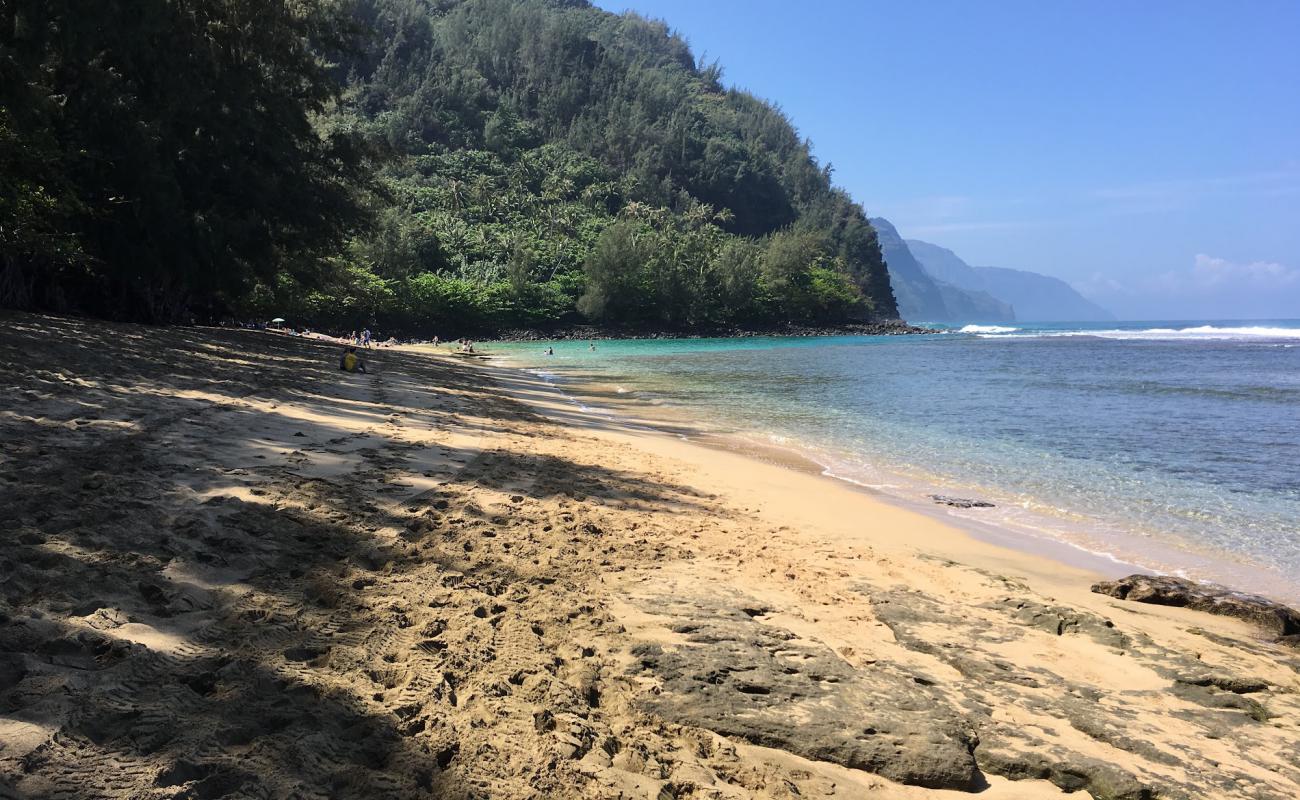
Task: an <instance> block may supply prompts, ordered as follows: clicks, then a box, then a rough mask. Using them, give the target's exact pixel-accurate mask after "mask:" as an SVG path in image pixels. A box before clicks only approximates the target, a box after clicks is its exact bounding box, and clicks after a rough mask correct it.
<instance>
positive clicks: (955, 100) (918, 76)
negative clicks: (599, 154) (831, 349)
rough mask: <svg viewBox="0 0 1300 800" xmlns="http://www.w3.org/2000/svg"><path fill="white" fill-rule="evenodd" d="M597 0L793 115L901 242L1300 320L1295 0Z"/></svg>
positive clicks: (1167, 315) (1184, 302)
mask: <svg viewBox="0 0 1300 800" xmlns="http://www.w3.org/2000/svg"><path fill="white" fill-rule="evenodd" d="M596 2H597V5H599V6H600V7H602V8H606V9H608V10H611V11H623V10H627V9H631V10H635V11H637V12H639V13H642V14H644V15H646V16H651V17H658V18H661V19H664V20H666V21H667V22H668V23H669V25H670V26H671V27H672V28H673V29H675V30H676V31H678V32H679V33H680V34H682V35H683V36H685V38H686V39H687V40H689V41H690V43H691V45H692V48H693V49H694V51H695V53H696V56H697V57H699V56H701V55H703V56H705V57H706V58H707V59H708V60H713V59H715V58H716V59H717V60H719V61H720V62H721V64H722V66H723V69H724V82H726V83H727V84H728V85H733V86H738V87H742V88H745V89H748V90H750V91H752V92H753V93H755V94H757V95H758V96H760V97H764V98H766V99H769V100H772V101H774V102H776V103H777V104H778V105H780V106H781V107H782V108H784V109H785V110H786V112H787V113H789V115H790V116H791V118H792V119H793V120H794V122H795V124H796V126H798V128H799V130H800V133H801V134H802V135H804V136H805V137H807V138H809V139H811V140H812V142H813V147H814V152H815V154H816V155H817V157H818V158H819V159H820V160H821V161H822V162H823V163H824V162H830V163H832V164H833V165H834V167H835V179H836V181H837V182H838V183H839V184H840V185H842V186H844V187H845V188H847V189H848V190H849V191H850V192H851V193H852V194H853V196H854V197H855V198H856V199H857V200H859V201H861V202H862V203H863V205H864V206H865V207H866V208H867V211H868V213H870V214H872V215H873V216H874V215H880V216H884V217H888V218H889V219H890V220H891V221H892V222H894V224H895V225H896V226H897V227H898V229H899V231H900V232H901V233H902V234H903V235H904V236H905V237H907V238H915V239H925V240H927V241H931V242H934V243H936V244H940V245H943V246H945V247H949V248H951V249H953V250H954V251H956V253H957V254H958V255H960V256H962V257H963V258H964V259H965V260H966V261H967V262H969V263H971V264H975V265H993V266H1003V267H1015V268H1020V269H1031V270H1035V271H1038V272H1043V273H1047V274H1051V275H1056V276H1058V277H1061V278H1064V279H1065V280H1068V281H1069V282H1070V283H1072V284H1074V285H1075V286H1076V288H1078V289H1080V290H1081V291H1083V292H1084V293H1085V294H1087V295H1088V296H1090V297H1092V298H1094V299H1096V300H1098V301H1099V302H1101V303H1103V304H1104V305H1106V306H1107V307H1109V308H1111V309H1112V310H1113V311H1115V312H1116V313H1118V314H1119V315H1120V316H1121V317H1123V318H1128V319H1157V318H1158V319H1177V318H1249V317H1261V318H1263V317H1291V318H1295V317H1300V45H1298V44H1297V42H1298V41H1300V2H1293V1H1292V0H1250V1H1249V2H1233V3H1229V2H1226V0H1225V1H1224V2H1220V3H1208V2H1194V1H1192V0H1187V1H1185V2H1173V1H1172V0H1167V1H1155V0H1143V1H1141V2H1138V1H1136V0H1130V1H1121V0H1089V2H1082V0H1060V1H1059V2H1043V1H1042V0H1035V1H1034V2H1029V1H1027V0H996V1H992V0H991V1H990V2H980V3H976V2H962V1H961V0H932V1H930V0H897V1H896V2H891V3H880V2H854V1H853V0H815V1H813V0H810V1H809V2H803V3H792V2H789V0H596Z"/></svg>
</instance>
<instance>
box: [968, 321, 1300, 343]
mask: <svg viewBox="0 0 1300 800" xmlns="http://www.w3.org/2000/svg"><path fill="white" fill-rule="evenodd" d="M966 327H967V328H971V327H977V326H972V325H968V326H966ZM988 327H992V326H988ZM962 330H963V332H965V331H966V329H965V328H963V329H962ZM970 332H972V333H974V331H970ZM1011 332H1012V331H1006V332H1005V333H1011ZM1005 333H1004V332H998V333H994V332H993V331H982V332H980V336H981V337H982V338H994V337H1002V336H1005ZM1062 336H1087V337H1091V338H1095V339H1119V340H1143V339H1144V340H1150V341H1202V342H1212V341H1253V340H1266V339H1272V340H1276V339H1300V328H1278V327H1272V326H1244V327H1225V328H1220V327H1217V326H1215V325H1198V326H1196V327H1191V328H1142V329H1133V330H1124V329H1122V328H1114V329H1108V330H1072V331H1028V332H1023V333H1022V334H1021V335H1019V336H1017V337H1014V338H1022V339H1030V338H1034V339H1036V338H1042V337H1062ZM1007 338H1012V337H1007Z"/></svg>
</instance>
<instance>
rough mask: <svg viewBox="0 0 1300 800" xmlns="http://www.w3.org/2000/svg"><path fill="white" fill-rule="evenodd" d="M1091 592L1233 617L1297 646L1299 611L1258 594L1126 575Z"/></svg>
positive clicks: (1161, 577) (1166, 578)
mask: <svg viewBox="0 0 1300 800" xmlns="http://www.w3.org/2000/svg"><path fill="white" fill-rule="evenodd" d="M1092 591H1094V592H1096V593H1097V594H1104V595H1109V596H1110V597H1116V598H1119V599H1120V600H1131V601H1133V602H1135V603H1152V604H1154V605H1161V606H1177V607H1179V608H1190V609H1192V610H1193V611H1204V612H1206V613H1207V614H1217V615H1219V616H1222V617H1234V618H1236V619H1240V620H1243V621H1245V622H1249V623H1251V624H1252V625H1255V626H1257V627H1259V628H1260V629H1261V630H1263V631H1264V632H1265V633H1267V634H1268V635H1270V636H1271V637H1273V640H1274V641H1276V642H1279V643H1281V644H1285V645H1289V646H1291V647H1300V611H1296V610H1295V609H1293V608H1291V607H1289V606H1284V605H1282V604H1281V603H1276V602H1274V601H1272V600H1269V599H1267V598H1264V597H1260V596H1258V595H1253V594H1246V593H1244V592H1235V591H1232V590H1231V589H1227V588H1225V587H1223V586H1216V585H1214V584H1201V583H1196V582H1194V581H1189V580H1187V579H1185V578H1175V577H1171V576H1167V575H1129V576H1128V577H1126V578H1120V579H1119V580H1115V581H1101V582H1099V583H1095V584H1093V586H1092Z"/></svg>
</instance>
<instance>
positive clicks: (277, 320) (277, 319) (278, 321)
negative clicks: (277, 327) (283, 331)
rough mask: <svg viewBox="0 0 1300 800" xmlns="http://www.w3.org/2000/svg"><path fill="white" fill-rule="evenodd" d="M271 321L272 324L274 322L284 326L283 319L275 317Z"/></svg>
mask: <svg viewBox="0 0 1300 800" xmlns="http://www.w3.org/2000/svg"><path fill="white" fill-rule="evenodd" d="M271 321H272V322H275V323H279V324H284V317H276V318H275V319H273V320H271Z"/></svg>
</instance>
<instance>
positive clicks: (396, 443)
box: [0, 313, 1300, 800]
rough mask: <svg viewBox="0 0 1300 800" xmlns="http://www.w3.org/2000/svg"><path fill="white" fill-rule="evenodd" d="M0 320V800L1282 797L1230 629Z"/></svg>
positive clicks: (406, 399)
mask: <svg viewBox="0 0 1300 800" xmlns="http://www.w3.org/2000/svg"><path fill="white" fill-rule="evenodd" d="M0 326H2V327H0V330H3V333H0V368H2V369H3V370H4V372H5V374H6V380H5V381H4V382H3V384H2V385H0V529H2V530H3V531H4V544H5V546H4V549H3V552H2V553H0V796H4V797H9V796H13V797H67V798H94V797H112V798H128V797H130V798H136V797H159V798H162V797H168V798H170V797H194V798H217V797H267V798H272V797H437V798H444V797H445V798H534V797H535V798H543V797H561V798H569V797H572V798H579V797H581V798H620V797H624V798H640V797H645V798H748V797H761V798H795V797H837V798H858V797H862V798H926V797H957V796H960V795H961V794H964V793H970V792H978V793H980V796H981V797H989V798H1045V797H1057V796H1061V795H1062V794H1064V793H1067V792H1078V793H1079V794H1076V795H1075V796H1086V795H1091V796H1093V797H1096V798H1132V799H1134V800H1138V799H1140V798H1200V797H1206V798H1210V797H1213V798H1255V799H1257V800H1263V799H1266V798H1279V799H1285V798H1295V797H1300V766H1297V765H1298V764H1300V695H1298V694H1297V691H1298V690H1300V650H1297V649H1296V648H1293V647H1287V646H1284V645H1281V644H1278V643H1274V642H1271V641H1269V640H1268V639H1267V637H1266V636H1264V635H1263V634H1262V633H1261V632H1260V631H1258V630H1256V629H1254V628H1252V627H1250V626H1248V625H1247V624H1245V623H1243V622H1240V621H1236V620H1233V619H1229V618H1225V617H1219V616H1211V615H1208V614H1203V613H1199V612H1194V611H1189V610H1186V609H1179V608H1170V607H1164V606H1156V605H1145V604H1137V603H1131V602H1125V601H1121V600H1117V599H1114V598H1111V597H1106V596H1103V595H1100V594H1095V593H1093V592H1091V591H1090V589H1089V587H1090V586H1091V585H1092V584H1093V583H1094V582H1095V581H1097V580H1098V579H1100V578H1102V577H1114V576H1109V575H1100V574H1098V573H1096V572H1093V571H1090V570H1089V569H1086V568H1084V566H1082V565H1078V564H1076V565H1073V566H1072V565H1067V564H1065V563H1063V562H1061V561H1059V560H1054V559H1052V558H1050V557H1049V555H1050V554H1044V553H1030V552H1024V551H1020V550H1016V549H1011V548H1008V547H1003V546H999V545H998V544H996V543H992V542H988V541H985V540H982V539H980V538H977V537H973V536H971V535H969V534H968V533H966V532H963V531H961V530H958V529H957V528H955V527H952V526H950V525H947V524H945V523H944V521H943V520H942V519H938V518H936V517H935V516H933V515H924V514H920V513H916V512H915V511H912V510H909V509H904V508H899V507H896V506H893V505H889V504H887V503H885V502H883V501H881V500H880V499H878V498H875V497H872V496H871V495H869V494H867V493H864V492H862V491H857V490H855V489H853V488H851V487H849V486H847V485H845V484H841V483H838V482H836V481H833V480H830V479H827V478H823V477H820V476H818V475H815V474H809V473H807V472H805V471H800V470H798V469H792V468H789V467H787V466H785V465H781V464H777V463H771V461H770V460H764V459H757V458H752V457H747V456H746V455H745V454H742V453H737V452H728V451H727V450H724V449H720V448H717V447H707V446H703V445H701V444H699V443H695V442H692V441H691V436H690V434H691V431H690V429H689V426H687V425H685V424H683V425H682V427H681V428H680V429H677V430H673V429H671V427H670V429H669V430H667V431H664V430H662V428H664V427H665V426H664V425H663V424H660V425H659V426H658V427H659V428H660V429H659V430H648V429H646V428H645V427H643V426H641V425H638V424H636V423H637V421H636V420H634V419H609V418H605V417H597V416H593V415H589V414H583V413H581V411H580V410H579V409H577V408H576V407H575V406H573V405H572V404H571V403H568V402H567V401H566V400H565V399H564V398H563V397H561V396H559V395H557V394H555V393H554V391H553V390H552V389H551V388H550V387H549V386H547V385H546V384H544V383H543V382H541V381H539V380H537V379H534V378H532V377H531V376H529V375H527V374H525V373H522V372H517V371H512V370H509V369H505V368H502V367H499V366H492V365H489V364H485V363H483V362H481V361H479V360H477V359H472V358H465V357H461V356H457V355H455V354H452V353H451V351H450V350H447V349H444V350H441V351H433V350H430V349H427V348H388V349H380V350H375V351H369V352H367V353H366V354H365V356H366V359H367V363H368V365H369V366H370V367H371V372H370V373H369V374H366V375H356V374H346V373H342V372H339V371H338V370H337V368H336V365H337V360H338V354H339V348H338V346H337V345H332V344H328V343H325V342H319V341H314V340H310V339H302V338H295V337H289V336H285V335H281V334H274V333H266V332H255V331H227V330H219V329H206V328H188V329H184V328H183V329H163V328H145V327H139V326H128V325H112V324H106V323H98V322H93V323H92V322H87V321H82V320H73V319H65V318H56V317H40V316H33V315H20V314H10V313H4V314H0ZM1245 588H1249V587H1245Z"/></svg>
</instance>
